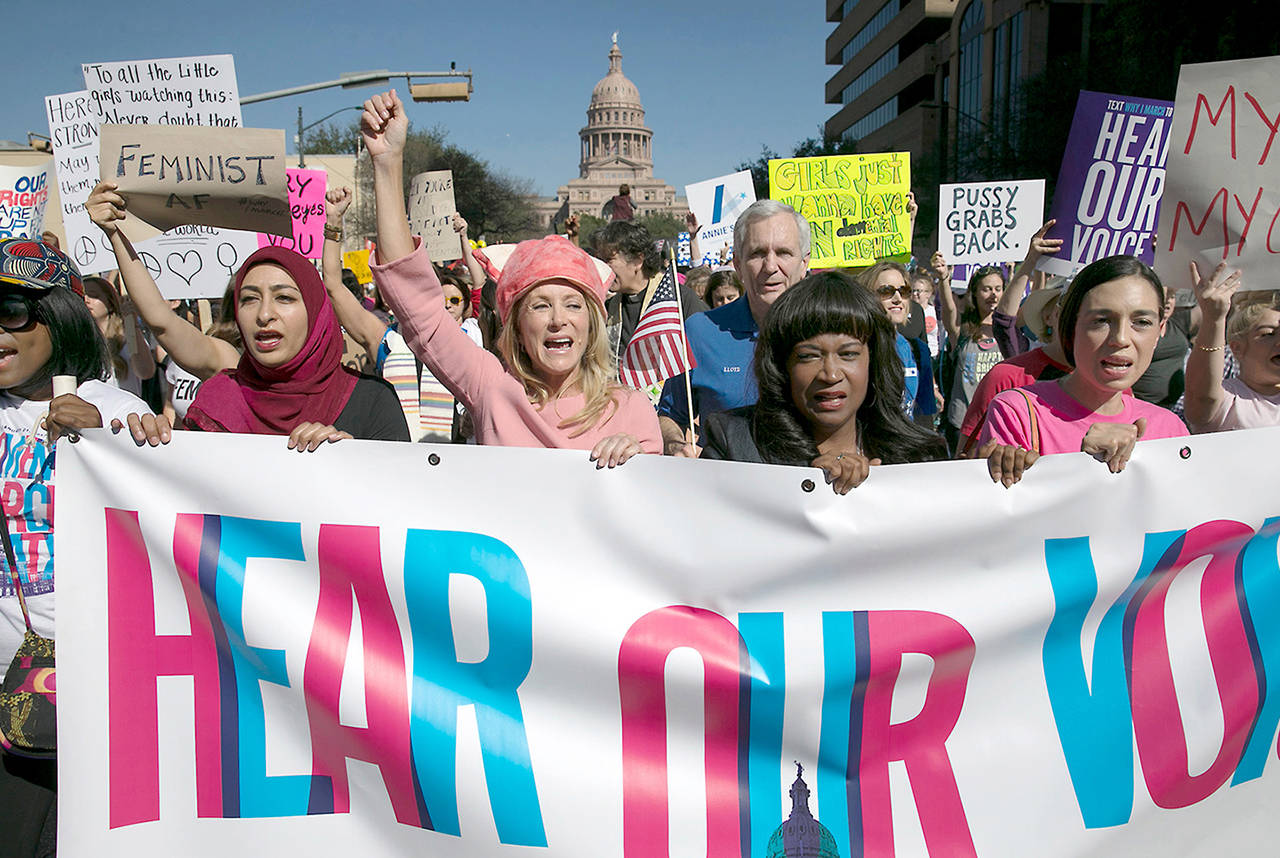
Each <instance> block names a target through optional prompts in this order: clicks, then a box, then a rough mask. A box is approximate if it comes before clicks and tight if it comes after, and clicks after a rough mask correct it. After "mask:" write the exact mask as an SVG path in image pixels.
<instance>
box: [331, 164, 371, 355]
mask: <svg viewBox="0 0 1280 858" xmlns="http://www.w3.org/2000/svg"><path fill="white" fill-rule="evenodd" d="M350 205H351V189H350V188H333V189H331V190H329V191H327V192H326V193H325V195H324V250H323V251H321V257H320V268H321V271H322V272H323V275H324V290H325V291H326V292H328V293H329V300H330V301H331V302H332V303H333V311H334V313H336V314H337V316H338V324H339V325H342V327H344V328H346V330H347V333H348V334H350V335H351V339H353V340H355V341H356V342H357V343H359V344H360V347H361V348H363V349H364V353H365V354H366V355H368V356H369V362H370V364H374V363H377V361H378V346H380V345H382V337H383V335H384V334H386V332H387V326H386V325H385V324H383V323H382V320H381V319H379V318H378V317H377V316H375V315H374V314H373V313H370V312H369V311H368V310H366V309H365V308H364V306H363V305H362V304H361V303H360V299H359V298H357V297H356V296H355V295H352V294H351V290H349V289H347V287H346V285H345V284H344V283H343V282H342V216H343V215H344V214H345V213H346V211H347V208H348V207H349V206H350Z"/></svg>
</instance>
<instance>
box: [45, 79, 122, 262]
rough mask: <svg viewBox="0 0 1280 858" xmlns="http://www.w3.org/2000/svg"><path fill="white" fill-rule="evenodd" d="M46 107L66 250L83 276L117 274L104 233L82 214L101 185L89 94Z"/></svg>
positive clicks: (57, 99)
mask: <svg viewBox="0 0 1280 858" xmlns="http://www.w3.org/2000/svg"><path fill="white" fill-rule="evenodd" d="M44 106H45V114H46V116H47V118H48V120H49V140H50V141H52V143H53V166H54V172H55V175H56V176H57V181H58V199H59V200H60V202H61V203H62V230H63V233H64V234H65V236H66V246H65V247H64V248H63V250H65V251H66V252H67V254H68V255H69V256H71V258H72V259H74V260H75V263H76V266H77V267H79V269H80V273H81V274H96V273H98V272H100V271H106V270H108V269H111V268H114V267H115V265H116V258H115V256H113V255H112V254H111V252H110V250H108V249H105V248H104V247H103V246H102V244H101V243H100V241H99V239H101V238H102V233H101V231H99V229H98V228H97V227H96V226H94V225H93V223H92V222H91V221H90V220H89V215H88V214H86V213H85V210H84V204H85V200H87V199H89V192H90V191H92V190H93V186H94V185H95V184H97V182H98V114H97V110H96V108H95V107H94V105H93V101H92V98H91V96H90V95H89V91H88V90H82V91H80V92H67V93H63V94H61V95H50V96H47V97H46V98H45V100H44Z"/></svg>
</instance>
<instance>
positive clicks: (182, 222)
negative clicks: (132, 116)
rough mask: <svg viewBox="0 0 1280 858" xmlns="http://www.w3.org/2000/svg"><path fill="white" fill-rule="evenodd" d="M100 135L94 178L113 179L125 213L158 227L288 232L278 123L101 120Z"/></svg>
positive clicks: (125, 225) (282, 143)
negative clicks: (118, 122)
mask: <svg viewBox="0 0 1280 858" xmlns="http://www.w3.org/2000/svg"><path fill="white" fill-rule="evenodd" d="M100 140H101V144H100V145H101V154H100V164H99V169H100V170H101V171H102V174H103V175H102V178H104V179H109V180H111V181H113V182H115V183H116V185H118V186H119V188H120V193H121V194H122V195H123V196H124V197H125V198H126V199H127V200H128V201H129V213H130V214H131V215H133V216H134V217H137V218H141V219H142V220H143V221H145V222H146V223H149V224H151V225H152V226H154V227H157V228H158V229H161V230H165V229H172V228H173V227H175V226H186V225H189V224H200V225H202V226H225V227H230V228H233V229H252V230H257V231H259V232H270V233H273V234H275V235H289V234H290V230H291V229H292V222H291V220H290V217H289V186H288V182H287V181H286V179H285V172H284V171H285V167H284V132H283V131H281V130H279V129H267V128H190V127H185V126H177V125H172V126H162V125H103V126H102V128H101V138H100ZM130 220H131V219H126V220H125V223H124V224H122V227H127V226H129V221H130ZM131 237H132V236H131ZM141 237H142V236H139V238H141Z"/></svg>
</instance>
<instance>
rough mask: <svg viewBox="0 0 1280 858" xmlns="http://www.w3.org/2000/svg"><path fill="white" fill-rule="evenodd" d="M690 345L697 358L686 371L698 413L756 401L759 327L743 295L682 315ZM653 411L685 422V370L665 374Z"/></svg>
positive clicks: (682, 422)
mask: <svg viewBox="0 0 1280 858" xmlns="http://www.w3.org/2000/svg"><path fill="white" fill-rule="evenodd" d="M684 329H685V333H686V335H687V336H688V337H689V350H690V351H692V352H693V358H694V360H696V361H697V362H698V365H697V366H695V367H694V368H693V370H692V372H691V373H690V374H689V384H690V386H691V387H692V388H693V404H694V408H695V409H696V412H697V413H698V414H711V413H713V412H716V411H730V410H732V409H734V408H741V407H742V406H744V405H753V404H755V401H756V399H757V398H758V397H759V393H758V392H757V390H756V376H755V370H754V367H753V365H752V358H753V357H754V356H755V351H756V337H757V336H758V335H759V333H760V329H759V328H758V327H756V320H755V319H754V318H753V317H752V315H751V307H750V306H749V305H748V304H747V298H746V296H745V295H744V296H743V297H741V298H739V299H738V300H736V301H731V302H729V303H728V304H725V305H724V306H722V307H716V308H715V309H714V310H708V311H706V312H705V313H696V314H694V315H692V316H690V317H689V318H688V319H685V322H684ZM658 414H659V415H660V416H662V417H670V418H671V419H672V420H674V421H675V422H676V423H678V424H680V425H681V426H688V425H689V401H688V398H687V397H686V396H685V391H684V375H683V374H681V375H677V376H673V377H671V378H669V379H667V383H666V384H665V385H663V388H662V398H661V399H660V400H659V401H658Z"/></svg>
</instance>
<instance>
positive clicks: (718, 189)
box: [681, 170, 756, 265]
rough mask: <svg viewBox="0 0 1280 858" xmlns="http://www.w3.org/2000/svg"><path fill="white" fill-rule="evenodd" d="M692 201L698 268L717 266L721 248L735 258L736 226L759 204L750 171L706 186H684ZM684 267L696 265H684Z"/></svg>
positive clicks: (707, 181) (709, 180) (690, 209)
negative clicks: (741, 218) (742, 217)
mask: <svg viewBox="0 0 1280 858" xmlns="http://www.w3.org/2000/svg"><path fill="white" fill-rule="evenodd" d="M684 193H685V196H686V197H688V198H689V211H691V212H693V213H694V214H695V215H696V216H697V218H698V225H699V226H700V227H701V229H699V230H698V251H699V252H700V253H701V254H702V259H700V260H697V263H696V264H698V265H714V264H715V263H716V262H717V261H719V260H720V251H721V249H722V248H725V247H727V248H729V257H730V258H732V256H733V225H734V224H735V223H737V222H738V215H740V214H742V213H743V212H744V211H746V210H747V207H748V206H750V205H751V204H752V203H754V202H755V201H756V186H755V185H754V184H753V183H752V181H751V171H750V170H743V171H742V172H740V173H730V174H729V175H727V176H719V177H717V178H715V179H707V180H706V181H705V182H695V183H694V184H692V185H685V186H684ZM681 264H693V263H692V262H690V263H681Z"/></svg>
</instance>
